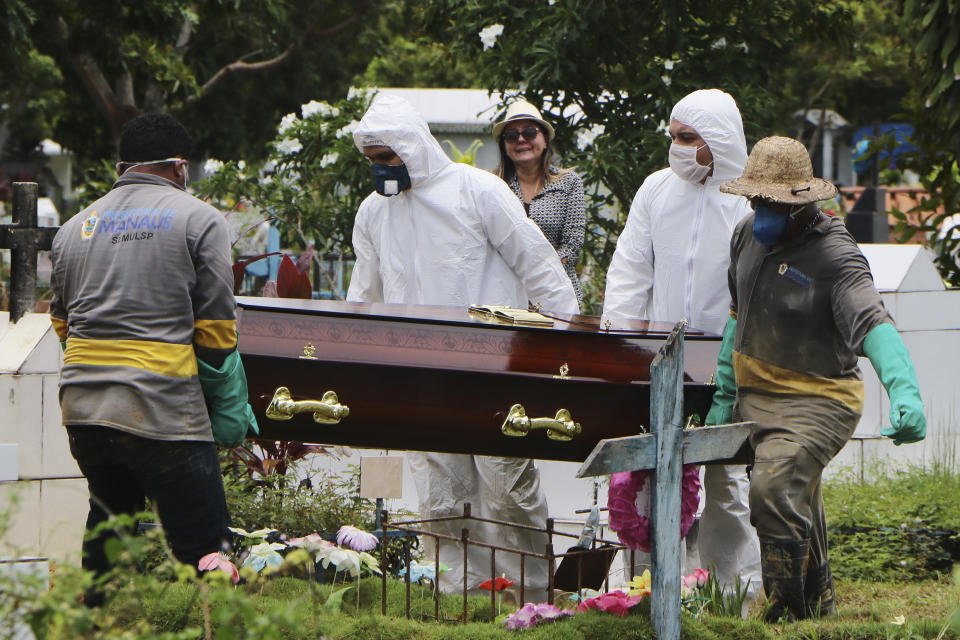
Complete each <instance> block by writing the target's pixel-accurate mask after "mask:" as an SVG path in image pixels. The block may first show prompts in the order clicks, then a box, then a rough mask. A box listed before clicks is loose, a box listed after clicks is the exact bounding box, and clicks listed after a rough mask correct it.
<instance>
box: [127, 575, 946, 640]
mask: <svg viewBox="0 0 960 640" xmlns="http://www.w3.org/2000/svg"><path fill="white" fill-rule="evenodd" d="M388 586H389V589H388V595H387V603H388V615H387V616H386V617H383V616H381V615H380V588H381V585H380V581H379V580H378V579H369V578H368V579H364V580H362V581H361V591H360V607H359V609H358V608H357V607H356V599H355V592H349V593H348V597H346V598H344V607H343V611H342V612H335V611H331V610H329V609H327V608H326V607H325V606H324V603H325V602H326V600H327V597H328V596H329V594H330V593H331V591H333V590H334V589H335V588H339V587H340V585H337V587H331V586H330V585H319V584H316V583H311V582H308V581H306V580H301V579H298V578H290V577H280V578H275V579H272V580H266V581H260V582H258V583H257V584H252V585H243V586H241V587H239V588H238V589H236V590H234V589H233V588H231V587H227V586H220V587H214V588H212V589H211V592H210V608H211V611H212V615H211V617H212V618H213V619H214V620H220V621H221V623H222V625H223V626H226V627H228V628H229V629H230V630H231V633H230V634H227V633H224V634H223V637H238V638H239V637H267V636H266V635H264V633H263V632H254V631H255V630H254V629H252V628H251V626H252V625H253V624H259V625H264V627H265V628H269V629H271V630H272V631H273V632H276V634H277V635H276V636H275V637H282V638H290V639H297V640H299V639H303V640H307V639H311V640H312V639H319V638H331V639H332V638H337V639H346V638H356V639H358V640H373V639H382V640H409V639H420V638H422V639H425V640H434V639H436V640H440V639H449V640H467V639H471V640H472V639H490V640H498V639H506V638H517V637H520V638H523V639H524V640H540V639H543V640H594V639H596V640H600V639H604V640H614V639H622V640H627V639H632V638H651V637H652V635H653V630H652V628H651V626H650V621H649V616H648V615H647V612H648V611H649V608H648V607H644V606H643V605H641V606H640V607H638V608H637V610H639V613H637V614H631V615H630V616H628V617H626V618H617V617H615V616H612V615H609V614H603V613H598V612H595V611H591V612H588V613H586V614H578V615H576V616H574V617H572V618H568V619H563V620H561V621H560V622H557V623H554V624H550V625H544V626H540V627H535V628H533V629H529V630H525V631H522V632H518V631H507V630H506V629H504V628H503V626H502V625H500V624H496V623H495V624H490V608H489V600H488V599H487V598H485V597H471V598H469V599H468V617H469V619H470V620H471V622H470V623H468V624H465V625H461V624H453V623H450V622H447V623H440V624H438V623H437V622H436V621H435V620H433V619H432V615H433V601H432V599H431V597H430V592H429V590H427V589H421V588H419V587H417V586H416V585H414V586H413V588H412V599H411V619H407V618H406V616H405V598H404V593H405V589H404V585H403V583H402V582H400V581H395V580H391V581H389V582H388ZM421 596H422V598H421ZM201 601H202V597H201V594H200V592H199V589H198V587H197V586H196V585H191V584H173V585H171V586H170V587H169V588H168V589H167V590H166V591H165V592H164V593H162V594H161V593H157V594H155V595H153V596H152V597H149V598H146V599H143V598H142V597H138V596H137V595H135V594H133V593H128V594H126V595H125V596H124V597H123V598H121V599H118V600H117V601H115V602H114V603H113V604H112V606H111V607H110V608H109V610H108V613H109V615H110V617H111V618H113V619H114V625H113V629H114V630H115V631H117V632H122V631H123V630H125V629H135V628H138V627H139V628H144V627H145V626H146V627H150V628H152V629H154V630H155V631H156V632H157V633H158V634H162V633H175V632H180V631H183V630H189V629H191V628H192V629H196V630H199V629H201V628H202V626H203V614H202V607H201ZM837 601H838V607H839V613H838V615H837V616H833V617H829V618H825V619H819V620H808V621H804V622H799V623H784V624H779V625H768V624H764V623H762V622H760V621H759V620H758V619H757V618H756V617H751V618H748V619H747V620H740V619H738V618H720V617H713V616H704V617H703V618H702V619H696V618H694V617H691V616H686V615H685V616H684V619H683V638H684V639H685V640H776V639H781V638H782V639H785V640H793V639H796V640H814V639H816V640H827V639H837V640H858V639H861V638H862V639H867V638H880V639H883V640H919V639H929V640H956V639H958V638H960V634H958V631H960V625H957V626H955V627H954V628H953V629H952V630H951V629H950V628H948V627H947V625H946V621H947V620H948V618H949V617H950V615H951V614H952V613H953V612H955V611H956V610H957V609H958V607H960V587H957V586H955V585H954V584H952V582H950V581H947V580H937V581H925V582H914V583H908V584H880V583H871V582H848V581H841V582H839V583H838V585H837ZM245 607H249V608H250V611H247V612H246V613H244V608H245ZM442 611H443V612H444V613H445V616H444V617H445V618H447V619H452V618H455V617H457V616H458V615H459V614H460V611H461V598H460V597H459V596H452V595H446V596H444V597H443V598H442ZM231 616H232V617H231ZM897 616H904V618H905V620H904V622H903V624H902V625H898V624H895V623H894V621H895V619H896V618H897ZM251 621H253V622H251ZM957 622H960V620H958V621H957ZM238 629H240V630H241V631H240V632H238V631H237V630H238ZM217 630H218V626H217V625H216V624H215V625H214V631H217ZM222 631H226V629H223V630H222ZM243 631H245V632H246V633H243ZM235 633H241V634H240V635H235ZM518 634H519V636H518ZM194 637H202V635H201V634H198V635H196V636H194ZM216 637H221V636H220V635H217V636H216ZM270 637H274V636H270Z"/></svg>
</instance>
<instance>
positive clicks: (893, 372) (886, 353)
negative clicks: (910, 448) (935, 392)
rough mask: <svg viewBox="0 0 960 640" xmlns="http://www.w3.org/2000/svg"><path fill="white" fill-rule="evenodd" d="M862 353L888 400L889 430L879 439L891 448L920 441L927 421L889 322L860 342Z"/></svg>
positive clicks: (907, 357) (910, 369)
mask: <svg viewBox="0 0 960 640" xmlns="http://www.w3.org/2000/svg"><path fill="white" fill-rule="evenodd" d="M863 352H864V353H865V354H866V356H867V357H868V358H870V363H871V364H872V365H873V368H874V370H875V371H876V372H877V377H879V378H880V382H881V383H883V388H884V389H886V390H887V396H889V397H890V426H889V427H887V428H885V429H882V430H881V431H880V435H882V436H886V437H887V438H892V439H893V444H895V445H901V444H907V443H910V442H919V441H920V440H923V439H924V437H925V436H926V435H927V419H926V417H924V415H923V401H922V400H921V399H920V389H919V385H918V384H917V374H916V372H915V371H914V370H913V361H912V360H911V359H910V353H909V352H908V351H907V347H906V346H905V345H904V344H903V340H902V339H901V338H900V334H899V333H897V330H896V328H895V327H894V326H893V325H892V324H890V323H889V322H884V323H883V324H880V325H878V326H876V327H874V328H873V329H872V330H871V331H870V333H868V334H867V337H866V338H865V339H864V341H863Z"/></svg>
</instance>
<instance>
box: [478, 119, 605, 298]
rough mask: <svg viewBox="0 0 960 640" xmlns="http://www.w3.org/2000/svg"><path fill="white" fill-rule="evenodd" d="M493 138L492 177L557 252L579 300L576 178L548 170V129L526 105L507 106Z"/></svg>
mask: <svg viewBox="0 0 960 640" xmlns="http://www.w3.org/2000/svg"><path fill="white" fill-rule="evenodd" d="M493 139H494V140H496V141H497V145H498V147H499V149H500V165H499V166H498V167H497V170H496V173H497V175H498V176H500V177H501V178H503V180H504V181H505V182H506V183H507V184H508V185H510V188H511V189H513V192H514V193H515V194H516V195H517V197H518V198H520V202H522V203H523V208H524V209H526V211H527V216H529V217H530V218H531V219H532V220H533V221H534V222H536V223H537V226H539V227H540V230H541V231H543V235H544V236H546V238H547V240H549V241H550V244H552V245H553V248H554V249H556V250H557V254H558V255H559V256H560V261H561V262H562V263H563V266H564V268H565V269H566V271H567V275H568V276H570V281H571V282H572V283H573V288H574V290H575V291H576V292H577V302H582V298H583V292H582V289H581V288H580V280H579V279H578V278H577V272H576V266H577V261H578V260H579V259H580V249H581V248H582V247H583V233H584V228H585V227H586V222H587V219H586V212H585V205H584V197H583V183H582V182H581V181H580V176H578V175H577V174H576V172H574V171H571V170H570V169H560V168H558V167H555V166H553V162H552V160H553V147H552V146H551V144H550V142H551V141H552V140H553V127H552V126H550V123H548V122H546V121H545V120H543V118H541V117H540V111H539V110H538V109H537V108H536V107H534V106H533V105H532V104H530V103H529V102H524V101H522V100H518V101H516V102H514V103H513V104H511V105H510V106H509V107H507V112H506V114H505V115H504V118H503V120H501V121H500V122H498V123H496V124H495V125H493Z"/></svg>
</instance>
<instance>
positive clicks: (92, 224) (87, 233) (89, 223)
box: [80, 211, 100, 240]
mask: <svg viewBox="0 0 960 640" xmlns="http://www.w3.org/2000/svg"><path fill="white" fill-rule="evenodd" d="M99 221H100V218H98V217H97V212H96V211H94V212H93V213H91V214H90V217H89V218H87V219H86V220H84V221H83V225H82V226H81V227H80V237H81V238H83V239H84V240H89V239H90V238H92V237H93V233H94V232H95V231H96V230H97V223H98V222H99Z"/></svg>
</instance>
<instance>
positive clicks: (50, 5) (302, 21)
mask: <svg viewBox="0 0 960 640" xmlns="http://www.w3.org/2000/svg"><path fill="white" fill-rule="evenodd" d="M2 3H3V4H2V6H3V9H2V13H3V14H5V16H6V17H7V21H6V25H7V31H8V34H9V35H10V36H11V42H12V43H13V44H14V46H13V47H11V48H10V49H9V50H8V51H6V52H5V53H4V56H5V59H4V60H3V62H5V63H7V64H5V67H6V68H8V69H9V68H19V72H18V73H16V74H14V76H13V78H12V82H11V83H9V85H7V86H5V87H4V88H3V92H4V93H3V94H2V95H0V99H2V100H4V101H5V102H8V103H12V104H14V105H17V107H16V108H17V109H19V110H20V111H19V112H18V113H17V114H14V115H15V116H16V117H17V121H16V131H14V132H13V135H14V136H18V137H19V138H20V139H21V140H22V141H23V142H21V144H19V145H15V146H18V147H19V148H24V147H27V146H29V144H28V143H29V141H31V140H33V141H34V142H35V140H37V139H39V138H38V136H41V135H50V136H54V137H56V139H57V140H58V141H59V142H60V143H61V144H63V145H64V146H66V147H68V148H70V149H71V150H73V152H74V153H76V154H78V155H79V156H80V157H82V158H89V159H97V158H103V157H109V156H110V155H111V153H112V149H113V147H114V143H115V139H116V137H117V135H118V133H119V131H120V128H121V127H122V125H123V123H124V122H126V121H127V120H129V119H130V118H131V117H133V116H136V115H138V114H140V113H144V112H159V111H163V112H171V113H173V114H175V115H177V116H178V117H180V118H181V119H182V120H184V122H185V123H186V124H188V126H189V127H190V128H191V129H192V130H193V131H194V133H195V134H196V137H197V143H198V153H200V154H201V155H206V154H213V155H221V156H234V155H251V154H256V155H262V154H263V153H264V151H263V149H262V144H263V142H264V141H266V140H269V139H270V137H272V133H273V123H274V122H276V120H277V119H278V118H279V115H280V114H281V113H283V112H284V111H288V110H290V109H292V108H295V107H296V106H298V105H300V104H301V103H303V102H306V101H307V100H309V99H312V98H322V97H324V96H330V95H335V96H342V95H343V94H344V93H345V91H346V89H347V87H348V86H349V84H350V81H351V80H352V79H353V76H354V75H355V74H356V73H358V72H360V71H362V70H363V69H364V68H365V67H366V64H367V61H368V59H369V57H371V56H372V55H373V52H368V51H367V50H365V49H363V48H362V47H357V46H354V45H355V43H356V41H357V40H358V38H361V37H362V36H361V35H360V34H361V33H362V31H363V29H364V25H365V21H364V19H363V18H365V16H366V15H367V12H369V11H370V10H371V9H372V8H374V7H375V6H376V5H378V4H379V3H378V1H377V0H357V1H355V2H351V3H343V2H335V1H333V0H324V1H319V2H318V1H313V0H164V1H162V2H161V1H158V0H144V1H142V2H137V3H119V4H118V3H114V2H105V1H103V0H89V1H85V2H72V1H70V0H32V1H31V2H29V3H28V2H24V1H23V0H2ZM21 61H32V62H33V64H32V67H31V68H29V69H23V68H22V67H20V66H19V63H20V62H21ZM18 96H19V99H16V98H18ZM37 96H41V97H42V96H53V97H51V98H49V108H43V107H44V105H42V104H38V103H37V102H36V97H37ZM11 98H15V99H11ZM31 100H32V102H31ZM24 105H26V106H27V107H30V108H25V107H24ZM28 111H29V112H30V113H32V114H34V115H33V120H31V119H30V118H26V119H23V116H24V114H25V113H27V112H28ZM5 119H6V118H5Z"/></svg>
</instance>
